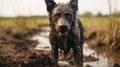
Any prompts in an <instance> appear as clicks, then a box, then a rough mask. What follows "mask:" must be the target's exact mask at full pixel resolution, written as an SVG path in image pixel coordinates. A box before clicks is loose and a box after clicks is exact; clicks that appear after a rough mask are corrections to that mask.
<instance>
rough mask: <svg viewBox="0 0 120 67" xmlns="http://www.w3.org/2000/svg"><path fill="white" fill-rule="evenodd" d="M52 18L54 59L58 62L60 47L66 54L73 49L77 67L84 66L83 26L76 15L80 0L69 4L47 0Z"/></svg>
mask: <svg viewBox="0 0 120 67" xmlns="http://www.w3.org/2000/svg"><path fill="white" fill-rule="evenodd" d="M45 2H46V4H47V10H48V12H49V20H50V35H49V40H50V44H51V46H52V50H51V53H52V57H53V61H54V62H55V64H56V65H57V63H58V49H61V50H63V51H64V55H65V56H66V55H67V54H68V52H69V50H70V49H73V56H74V62H75V65H76V67H82V66H83V61H82V58H83V51H82V50H83V49H82V45H83V27H82V24H81V22H80V20H79V19H78V18H77V17H76V11H77V10H78V0H71V1H70V2H69V3H67V4H63V3H59V4H56V3H55V2H54V1H53V0H45Z"/></svg>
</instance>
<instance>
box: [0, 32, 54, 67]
mask: <svg viewBox="0 0 120 67" xmlns="http://www.w3.org/2000/svg"><path fill="white" fill-rule="evenodd" d="M37 43H38V42H37V41H33V40H30V39H28V38H27V37H24V36H22V35H19V34H14V33H11V32H0V67H52V65H53V64H52V60H51V58H50V56H49V55H48V54H49V53H45V52H43V51H37V50H35V47H36V44H37Z"/></svg>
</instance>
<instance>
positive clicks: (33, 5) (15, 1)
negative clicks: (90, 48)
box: [0, 0, 120, 17]
mask: <svg viewBox="0 0 120 67" xmlns="http://www.w3.org/2000/svg"><path fill="white" fill-rule="evenodd" d="M55 1H56V2H57V3H58V2H64V3H66V2H68V1H69V0H55ZM111 3H112V10H113V11H114V10H115V9H116V11H120V0H111ZM85 11H91V12H92V13H93V14H97V13H98V12H102V13H103V14H108V13H109V9H108V0H79V10H78V13H79V14H82V13H84V12H85ZM47 14H48V13H47V11H46V5H45V2H44V0H0V16H7V17H11V16H12V17H14V16H18V15H24V16H31V15H38V16H39V15H47Z"/></svg>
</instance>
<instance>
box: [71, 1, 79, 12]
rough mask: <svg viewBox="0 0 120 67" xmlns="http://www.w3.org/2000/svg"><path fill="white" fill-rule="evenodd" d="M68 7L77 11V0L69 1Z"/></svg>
mask: <svg viewBox="0 0 120 67" xmlns="http://www.w3.org/2000/svg"><path fill="white" fill-rule="evenodd" d="M69 5H70V6H71V7H72V9H74V10H75V11H77V10H78V0H70V2H69Z"/></svg>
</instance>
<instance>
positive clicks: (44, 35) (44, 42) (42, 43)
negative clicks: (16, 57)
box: [32, 27, 112, 67]
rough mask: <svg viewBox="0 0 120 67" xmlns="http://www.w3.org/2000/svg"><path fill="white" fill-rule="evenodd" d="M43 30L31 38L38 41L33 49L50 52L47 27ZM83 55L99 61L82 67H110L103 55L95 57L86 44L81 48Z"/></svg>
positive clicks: (60, 62) (110, 64) (86, 63)
mask: <svg viewBox="0 0 120 67" xmlns="http://www.w3.org/2000/svg"><path fill="white" fill-rule="evenodd" d="M43 29H44V30H46V31H43V32H40V33H39V34H37V35H35V36H33V37H32V39H33V40H38V42H39V44H38V45H37V46H36V48H35V49H37V50H44V51H50V50H51V46H50V43H49V39H48V35H49V32H48V31H49V27H44V28H43ZM83 53H84V55H86V56H89V55H91V56H93V57H95V58H98V59H99V60H97V61H94V62H84V66H86V65H90V66H92V67H112V62H109V61H108V59H107V58H106V57H105V56H103V55H97V54H96V51H94V50H91V49H90V48H89V47H88V44H86V43H85V44H84V46H83ZM58 64H59V65H67V66H69V65H70V63H69V62H67V61H59V63H58Z"/></svg>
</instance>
